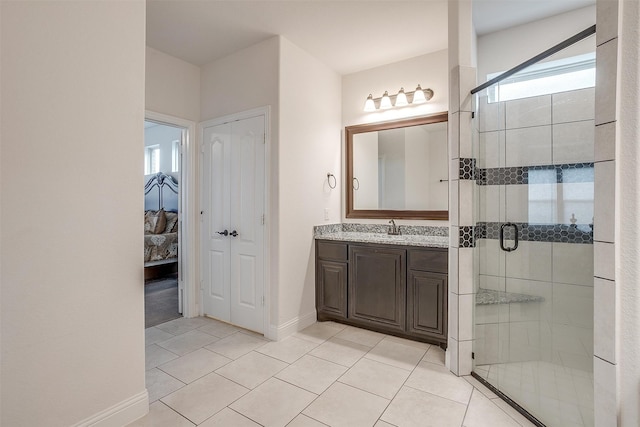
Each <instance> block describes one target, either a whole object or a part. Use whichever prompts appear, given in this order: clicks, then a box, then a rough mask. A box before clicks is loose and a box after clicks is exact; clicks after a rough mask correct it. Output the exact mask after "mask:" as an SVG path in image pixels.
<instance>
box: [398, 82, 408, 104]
mask: <svg viewBox="0 0 640 427" xmlns="http://www.w3.org/2000/svg"><path fill="white" fill-rule="evenodd" d="M405 105H409V101H407V95H405V93H404V88H403V87H401V88H400V91H399V92H398V95H397V96H396V107H404V106H405Z"/></svg>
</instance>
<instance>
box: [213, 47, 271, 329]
mask: <svg viewBox="0 0 640 427" xmlns="http://www.w3.org/2000/svg"><path fill="white" fill-rule="evenodd" d="M279 46H280V41H279V38H278V37H272V38H270V39H268V40H265V41H264V42H261V43H258V44H256V45H253V46H250V47H248V48H246V49H243V50H241V51H238V52H236V53H234V54H232V55H229V56H227V57H225V58H222V59H220V60H217V61H214V62H211V63H209V64H206V65H204V66H203V67H202V69H201V89H202V96H201V98H200V111H201V116H200V120H202V121H204V120H209V119H214V118H217V117H223V116H226V115H229V114H233V113H238V112H242V111H247V110H251V109H253V108H257V107H264V106H267V105H270V106H271V141H270V153H269V152H267V156H269V157H270V159H271V160H270V162H271V163H270V167H271V175H270V176H269V177H268V178H267V179H268V181H269V183H268V185H269V193H270V194H269V199H268V203H269V206H268V207H267V209H268V212H267V226H268V230H267V231H268V233H269V236H270V237H269V238H270V245H271V251H270V252H271V253H270V257H271V259H270V265H269V270H270V273H269V274H270V281H271V287H272V291H271V296H270V298H271V301H270V307H271V312H270V317H271V319H272V322H273V321H274V319H277V317H278V311H277V308H278V300H277V298H278V296H277V290H278V289H277V285H278V256H277V248H278V116H279V112H278V111H279V110H278V109H279V106H278V96H279V95H278V84H279V83H278V73H279V55H280V53H279Z"/></svg>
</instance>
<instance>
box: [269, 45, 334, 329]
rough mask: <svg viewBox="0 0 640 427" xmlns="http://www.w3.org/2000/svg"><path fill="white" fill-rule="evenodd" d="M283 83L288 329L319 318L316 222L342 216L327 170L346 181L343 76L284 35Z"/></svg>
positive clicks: (283, 271)
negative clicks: (342, 143)
mask: <svg viewBox="0 0 640 427" xmlns="http://www.w3.org/2000/svg"><path fill="white" fill-rule="evenodd" d="M279 87H280V96H279V99H280V104H279V105H280V137H279V143H280V145H279V153H280V154H279V205H280V219H279V222H280V235H279V251H278V254H279V258H280V259H279V273H280V280H279V289H278V293H279V303H280V307H279V308H280V310H279V316H278V325H279V328H280V330H281V331H283V332H284V330H283V328H284V326H285V325H286V324H287V323H288V322H291V321H295V320H296V319H299V322H300V325H299V326H304V323H305V322H309V321H310V322H313V321H315V259H314V256H315V255H314V240H313V231H312V227H313V226H314V225H318V224H322V223H326V222H339V220H340V216H341V210H340V199H341V193H340V186H338V187H337V188H335V189H330V188H329V187H328V184H327V172H331V173H333V174H334V175H335V176H336V179H337V181H338V183H340V182H341V173H340V165H341V163H340V159H341V151H340V133H341V111H340V93H341V78H340V76H339V75H338V74H337V73H335V72H334V71H332V70H331V69H329V68H328V67H327V66H326V65H324V64H323V63H321V62H320V61H318V60H317V59H316V58H314V57H312V56H311V55H309V54H308V53H307V52H305V51H304V50H302V49H300V48H299V47H297V46H295V45H294V44H292V43H291V42H289V41H288V40H287V39H285V38H280V78H279ZM309 95H312V98H311V99H310V98H309ZM325 209H328V211H329V219H328V220H325V219H324V210H325ZM272 286H273V284H272Z"/></svg>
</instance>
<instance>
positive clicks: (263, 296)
mask: <svg viewBox="0 0 640 427" xmlns="http://www.w3.org/2000/svg"><path fill="white" fill-rule="evenodd" d="M262 306H263V307H264V295H262Z"/></svg>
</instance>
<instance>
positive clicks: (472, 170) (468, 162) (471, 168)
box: [458, 158, 476, 180]
mask: <svg viewBox="0 0 640 427" xmlns="http://www.w3.org/2000/svg"><path fill="white" fill-rule="evenodd" d="M458 176H459V177H460V179H471V180H473V179H476V159H466V158H461V159H460V173H459V175H458Z"/></svg>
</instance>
